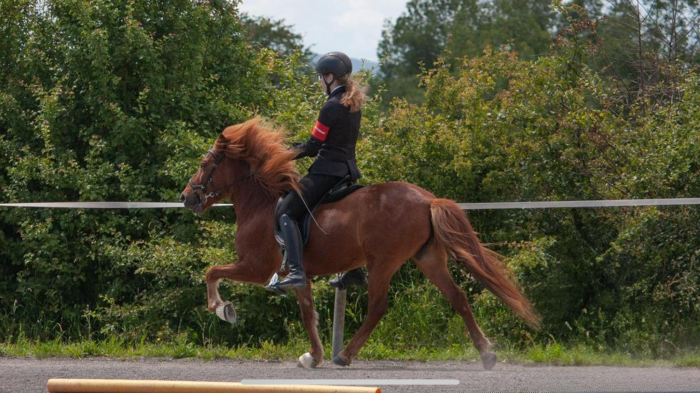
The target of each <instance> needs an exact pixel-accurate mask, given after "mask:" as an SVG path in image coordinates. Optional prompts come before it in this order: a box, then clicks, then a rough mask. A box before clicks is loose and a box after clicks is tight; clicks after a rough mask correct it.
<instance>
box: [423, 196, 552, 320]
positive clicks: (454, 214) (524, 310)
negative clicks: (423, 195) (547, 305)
mask: <svg viewBox="0 0 700 393" xmlns="http://www.w3.org/2000/svg"><path fill="white" fill-rule="evenodd" d="M430 213H431V218H432V222H433V229H434V231H435V238H436V239H437V241H438V242H439V243H441V244H442V245H443V246H445V247H446V248H447V249H448V250H449V251H450V253H451V254H452V256H453V257H454V259H456V260H458V261H459V262H461V263H462V264H463V265H464V267H465V268H466V269H467V270H468V271H469V272H470V273H471V274H472V275H473V276H474V277H475V278H476V279H477V280H478V281H479V282H480V283H481V284H482V285H483V286H484V287H486V289H488V290H489V291H491V293H493V294H494V295H496V296H497V297H498V298H499V299H501V300H502V301H503V302H504V303H505V304H506V305H508V307H510V308H511V309H512V310H513V311H514V312H515V313H516V314H517V315H518V316H520V317H521V318H523V319H524V320H525V321H526V322H527V324H528V325H530V326H532V327H533V328H535V329H539V327H540V316H539V315H538V314H537V312H536V311H535V309H534V308H533V307H532V304H530V301H529V300H527V298H526V297H525V296H524V295H523V294H522V293H521V292H520V290H519V289H518V288H517V287H516V286H515V285H514V284H513V282H515V278H514V277H513V274H512V272H511V271H510V270H509V269H508V268H507V267H506V265H505V264H504V263H503V262H501V260H500V259H499V256H498V254H497V253H496V252H494V251H491V250H489V249H487V248H485V247H484V246H482V245H481V243H480V242H479V239H478V238H477V236H476V233H475V232H474V230H473V229H472V226H471V224H470V223H469V220H467V217H466V216H465V214H464V212H463V211H462V210H461V209H460V208H459V206H457V204H456V203H454V202H453V201H451V200H449V199H433V200H432V201H430ZM511 280H512V281H511Z"/></svg>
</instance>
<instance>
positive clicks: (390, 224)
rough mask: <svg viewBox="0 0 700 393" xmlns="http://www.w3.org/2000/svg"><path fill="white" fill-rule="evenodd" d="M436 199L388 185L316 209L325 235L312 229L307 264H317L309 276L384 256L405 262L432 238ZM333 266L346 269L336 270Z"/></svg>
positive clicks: (404, 185)
mask: <svg viewBox="0 0 700 393" xmlns="http://www.w3.org/2000/svg"><path fill="white" fill-rule="evenodd" d="M434 198H435V196H434V195H433V194H431V193H430V192H428V191H426V190H424V189H422V188H420V187H418V186H416V185H413V184H409V183H399V182H395V183H394V182H392V183H380V184H374V185H370V186H366V187H363V188H361V189H359V190H357V191H355V192H354V193H352V194H350V195H349V196H347V197H345V198H344V199H342V200H340V201H337V202H333V203H328V204H324V205H321V206H319V209H318V210H317V211H316V214H315V218H316V220H317V221H318V224H319V225H320V227H321V228H322V229H323V231H321V229H319V228H318V226H317V225H315V224H314V225H313V227H312V230H311V238H310V239H309V243H308V244H307V247H306V249H305V255H306V256H308V257H309V259H310V261H316V260H318V262H317V263H318V265H319V266H318V267H317V268H314V267H312V266H309V267H310V268H311V270H313V271H314V273H315V274H313V275H319V274H329V273H333V272H334V271H343V270H348V269H350V268H354V267H357V266H361V265H362V264H364V261H365V260H367V259H372V258H384V256H382V254H383V253H390V254H392V255H395V256H397V257H400V258H403V259H404V260H406V259H409V258H410V257H412V256H413V255H414V254H415V253H416V252H417V251H418V250H419V249H420V248H421V247H422V246H423V245H424V244H425V243H426V242H427V241H428V240H429V238H430V236H431V229H430V225H431V221H430V220H431V219H430V201H431V200H432V199H434ZM305 259H306V257H305ZM336 261H337V262H336ZM335 263H338V264H340V265H344V266H342V268H340V269H336V268H335V266H334V265H335ZM313 264H314V265H315V264H316V263H313ZM321 265H322V266H321Z"/></svg>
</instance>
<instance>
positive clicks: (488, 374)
mask: <svg viewBox="0 0 700 393" xmlns="http://www.w3.org/2000/svg"><path fill="white" fill-rule="evenodd" d="M49 378H106V379H113V378H114V379H159V380H183V381H188V380H189V381H221V382H235V381H240V380H242V379H299V378H313V379H342V378H348V379H364V378H371V379H458V380H459V381H460V384H459V385H456V386H434V387H429V386H381V388H382V391H384V392H389V393H391V392H516V391H522V392H533V391H540V392H555V391H559V392H562V391H565V392H584V391H604V392H623V391H624V392H658V391H664V392H692V391H700V369H699V368H664V367H647V368H640V367H551V366H523V365H512V364H505V363H499V364H497V365H496V367H495V368H494V369H493V370H492V371H485V370H484V369H483V368H482V366H481V364H480V363H473V362H394V361H372V362H369V361H354V362H353V364H352V365H351V366H350V367H346V368H341V367H337V366H335V365H333V364H332V363H331V362H328V361H327V362H326V363H324V364H323V365H322V366H321V367H320V368H317V369H312V370H305V369H300V368H297V367H296V362H253V361H235V360H214V361H201V360H163V359H140V360H116V359H104V358H87V359H55V358H54V359H43V360H37V359H34V358H10V357H0V392H1V393H29V392H32V393H36V392H46V391H47V390H46V382H47V380H48V379H49Z"/></svg>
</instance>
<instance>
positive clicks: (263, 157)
mask: <svg viewBox="0 0 700 393" xmlns="http://www.w3.org/2000/svg"><path fill="white" fill-rule="evenodd" d="M283 140H284V132H283V130H281V129H276V130H275V129H271V128H269V127H266V126H264V125H263V124H261V123H260V119H258V118H255V119H251V120H248V121H247V122H245V123H241V124H236V125H233V126H230V127H227V128H226V129H225V130H224V132H222V133H221V135H219V138H218V139H217V141H216V144H215V145H214V148H213V149H212V150H209V153H208V154H207V155H206V156H205V157H204V159H203V160H202V163H201V164H200V165H199V169H197V172H196V173H195V174H194V176H192V178H191V179H190V181H189V184H188V185H187V187H185V189H184V191H183V192H182V194H181V195H180V201H182V202H183V203H184V204H185V207H187V208H188V209H190V210H192V211H193V212H194V213H197V214H200V213H203V212H204V211H206V210H207V209H208V208H209V207H211V206H212V205H213V204H215V203H216V202H218V201H219V200H221V199H222V198H226V197H229V196H230V195H231V194H232V193H233V192H235V191H236V188H238V187H239V186H240V187H242V186H244V184H251V187H259V188H260V190H261V192H263V193H265V194H266V195H268V196H269V197H270V198H271V199H276V198H277V197H278V196H279V195H280V194H282V193H283V192H286V191H288V190H290V189H298V187H299V185H298V178H299V173H298V172H297V171H296V169H294V161H293V158H294V156H295V155H296V152H295V151H291V150H288V149H287V148H286V147H285V146H284V145H283V143H282V142H283ZM253 177H254V179H255V182H245V180H246V179H250V178H253Z"/></svg>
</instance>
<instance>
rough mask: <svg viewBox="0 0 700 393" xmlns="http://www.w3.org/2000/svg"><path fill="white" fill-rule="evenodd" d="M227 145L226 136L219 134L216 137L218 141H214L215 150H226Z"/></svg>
mask: <svg viewBox="0 0 700 393" xmlns="http://www.w3.org/2000/svg"><path fill="white" fill-rule="evenodd" d="M227 145H228V143H227V142H226V138H224V135H223V134H219V136H218V137H217V138H216V141H215V142H214V150H215V151H222V150H226V146H227Z"/></svg>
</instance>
